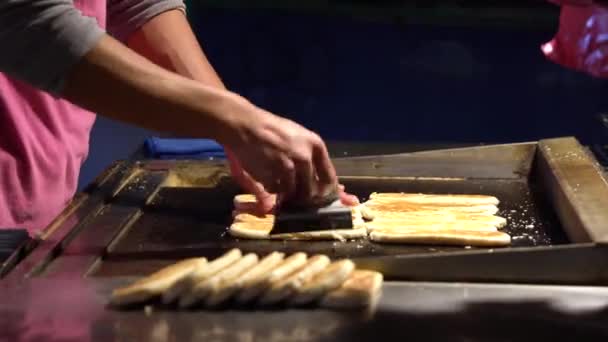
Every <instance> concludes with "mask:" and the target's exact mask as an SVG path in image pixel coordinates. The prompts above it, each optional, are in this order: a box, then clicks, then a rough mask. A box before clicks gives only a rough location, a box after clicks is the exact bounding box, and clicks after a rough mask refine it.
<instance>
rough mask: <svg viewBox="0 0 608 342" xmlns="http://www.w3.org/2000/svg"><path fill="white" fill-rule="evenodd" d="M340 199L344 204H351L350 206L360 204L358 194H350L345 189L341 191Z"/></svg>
mask: <svg viewBox="0 0 608 342" xmlns="http://www.w3.org/2000/svg"><path fill="white" fill-rule="evenodd" d="M339 195H340V201H341V202H342V204H344V205H346V206H349V207H354V206H356V205H359V204H360V202H359V198H357V196H355V195H351V194H348V193H346V192H344V191H340V194H339Z"/></svg>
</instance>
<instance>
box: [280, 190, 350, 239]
mask: <svg viewBox="0 0 608 342" xmlns="http://www.w3.org/2000/svg"><path fill="white" fill-rule="evenodd" d="M348 228H353V217H352V211H351V209H350V208H349V207H347V206H344V205H343V204H342V202H341V201H340V198H339V196H338V191H334V192H332V193H331V194H330V195H328V196H325V197H323V198H321V199H317V200H315V201H313V202H311V203H308V204H302V203H295V202H286V203H280V204H279V205H278V207H277V208H276V212H275V221H274V226H273V228H272V231H271V232H270V234H271V235H274V234H285V233H298V232H308V231H319V230H333V229H348Z"/></svg>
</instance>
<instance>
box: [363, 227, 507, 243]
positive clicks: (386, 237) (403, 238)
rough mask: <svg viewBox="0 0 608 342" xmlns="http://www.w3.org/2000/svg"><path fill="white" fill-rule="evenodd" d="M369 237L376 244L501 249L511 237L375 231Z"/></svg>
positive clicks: (490, 233) (444, 231) (481, 233)
mask: <svg viewBox="0 0 608 342" xmlns="http://www.w3.org/2000/svg"><path fill="white" fill-rule="evenodd" d="M369 237H370V240H372V241H376V242H383V243H407V244H421V245H455V246H476V247H501V246H508V245H509V244H510V243H511V236H510V235H509V234H506V233H503V232H499V231H487V232H484V231H467V230H448V229H438V230H433V229H419V230H415V229H408V230H403V229H375V230H372V231H371V232H370V234H369Z"/></svg>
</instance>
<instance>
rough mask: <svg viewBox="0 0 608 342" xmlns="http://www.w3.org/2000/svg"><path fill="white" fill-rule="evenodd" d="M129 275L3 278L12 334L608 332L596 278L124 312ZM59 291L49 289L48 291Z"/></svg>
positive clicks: (330, 336) (520, 335)
mask: <svg viewBox="0 0 608 342" xmlns="http://www.w3.org/2000/svg"><path fill="white" fill-rule="evenodd" d="M125 281H127V279H124V278H123V279H120V278H110V279H107V278H106V279H95V280H94V281H92V279H83V278H76V279H74V278H52V279H45V278H35V279H32V280H31V281H29V282H27V283H26V284H20V285H19V286H7V285H3V284H2V283H0V291H2V293H3V296H0V327H1V328H2V329H0V340H6V341H30V340H34V337H35V338H36V340H42V341H83V342H86V341H91V342H93V341H103V342H108V341H150V342H165V341H258V340H261V341H378V340H379V339H384V340H388V341H393V340H395V341H397V340H399V341H401V340H408V341H409V340H413V341H422V340H423V341H549V340H557V341H559V340H568V341H596V340H597V341H605V340H606V338H607V337H608V325H607V324H606V309H605V308H606V306H607V305H608V299H607V298H608V290H607V289H606V288H588V287H570V288H564V287H552V286H528V285H516V286H513V285H483V286H482V285H474V284H445V283H405V282H395V283H387V284H385V286H384V288H383V296H382V297H381V299H380V302H379V303H378V305H377V306H376V307H375V308H374V309H373V310H370V311H362V312H357V311H355V312H332V311H327V310H304V309H300V310H282V309H281V310H257V311H252V310H240V311H239V310H216V311H184V312H175V311H169V310H162V309H154V310H151V311H149V312H148V313H147V314H146V313H144V312H143V311H142V310H132V311H117V310H111V309H108V308H107V307H106V306H105V303H106V301H107V298H108V294H109V293H110V291H111V290H112V289H113V288H115V287H117V286H119V285H120V284H123V283H124V282H125ZM50 293H51V294H52V295H49V294H50Z"/></svg>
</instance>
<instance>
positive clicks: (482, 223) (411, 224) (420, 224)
mask: <svg viewBox="0 0 608 342" xmlns="http://www.w3.org/2000/svg"><path fill="white" fill-rule="evenodd" d="M255 204H256V203H255V197H254V196H252V195H248V194H245V195H237V196H236V197H235V199H234V206H235V210H234V213H233V216H234V220H233V223H232V225H231V227H230V229H229V232H230V234H231V235H233V236H235V237H240V238H249V239H303V240H318V239H336V240H345V239H356V238H363V237H367V236H369V238H370V240H372V241H376V242H382V243H411V244H448V245H471V246H505V245H508V244H510V241H511V239H510V236H509V235H508V234H507V233H504V232H501V231H498V229H499V228H502V227H504V226H505V225H506V223H507V222H506V219H505V218H503V217H500V216H497V215H496V213H497V212H498V207H497V205H498V204H499V200H498V199H497V198H496V197H494V196H487V195H429V194H408V193H373V194H371V195H370V198H369V200H368V201H366V202H364V203H362V204H361V205H358V206H356V207H353V208H352V209H353V226H354V228H353V229H332V230H324V231H314V232H302V233H291V234H280V235H271V234H270V232H271V230H272V225H273V222H274V216H273V215H272V214H267V215H264V216H257V215H256V214H254V213H255ZM363 219H365V220H363Z"/></svg>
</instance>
